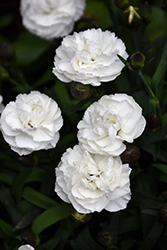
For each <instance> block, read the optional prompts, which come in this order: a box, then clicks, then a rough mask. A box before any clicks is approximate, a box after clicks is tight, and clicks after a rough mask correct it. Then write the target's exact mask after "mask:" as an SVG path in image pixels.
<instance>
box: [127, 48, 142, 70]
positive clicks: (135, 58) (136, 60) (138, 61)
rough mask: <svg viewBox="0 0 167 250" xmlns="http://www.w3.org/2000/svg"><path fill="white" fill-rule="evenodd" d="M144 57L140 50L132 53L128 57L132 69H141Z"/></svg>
mask: <svg viewBox="0 0 167 250" xmlns="http://www.w3.org/2000/svg"><path fill="white" fill-rule="evenodd" d="M145 59H146V58H145V56H144V55H143V54H142V53H141V52H140V51H137V52H135V53H134V54H132V55H131V56H130V58H129V63H130V67H131V69H132V70H134V71H139V70H140V69H142V68H143V67H144V64H145Z"/></svg>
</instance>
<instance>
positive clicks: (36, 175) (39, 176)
mask: <svg viewBox="0 0 167 250" xmlns="http://www.w3.org/2000/svg"><path fill="white" fill-rule="evenodd" d="M45 174H46V171H45V170H43V169H41V168H37V167H35V168H32V171H31V173H30V174H29V176H28V178H27V180H26V183H29V182H33V181H40V182H41V181H42V180H43V177H44V176H45Z"/></svg>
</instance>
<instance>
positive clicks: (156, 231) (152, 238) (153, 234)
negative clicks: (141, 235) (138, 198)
mask: <svg viewBox="0 0 167 250" xmlns="http://www.w3.org/2000/svg"><path fill="white" fill-rule="evenodd" d="M163 227H164V226H163V224H162V223H160V222H159V221H155V224H154V226H153V228H152V230H151V231H150V233H149V234H148V236H147V237H146V239H145V240H144V242H143V243H142V245H141V246H140V248H139V250H148V249H149V250H151V249H153V247H154V245H155V244H156V242H157V241H158V239H159V237H160V235H161V233H162V230H163Z"/></svg>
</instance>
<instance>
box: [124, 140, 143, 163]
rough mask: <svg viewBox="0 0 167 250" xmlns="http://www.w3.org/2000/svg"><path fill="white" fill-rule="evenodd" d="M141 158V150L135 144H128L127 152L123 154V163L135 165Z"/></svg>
mask: <svg viewBox="0 0 167 250" xmlns="http://www.w3.org/2000/svg"><path fill="white" fill-rule="evenodd" d="M139 158H140V150H139V148H138V147H137V146H135V145H134V144H127V145H126V150H125V151H124V152H123V153H122V154H121V160H122V162H123V163H129V164H133V163H135V162H136V161H138V160H139Z"/></svg>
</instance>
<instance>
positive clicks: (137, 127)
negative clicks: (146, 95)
mask: <svg viewBox="0 0 167 250" xmlns="http://www.w3.org/2000/svg"><path fill="white" fill-rule="evenodd" d="M145 124H146V122H145V119H144V117H143V116H142V109H141V108H140V106H139V105H138V104H137V103H136V102H135V100H134V99H133V98H132V97H131V96H128V95H126V94H115V95H109V96H103V97H102V98H101V99H100V100H99V101H98V102H95V103H93V104H92V105H91V106H90V107H88V108H87V110H86V111H85V114H84V116H83V119H82V120H81V121H80V122H79V124H78V129H79V131H78V140H79V145H76V146H75V147H74V148H73V149H71V148H70V149H67V151H66V152H65V153H64V154H63V156H62V158H61V162H60V163H59V166H58V167H57V168H56V176H57V180H56V185H55V191H56V192H57V194H58V195H59V196H60V197H61V199H63V200H64V201H65V202H68V203H72V205H73V206H74V208H75V209H76V210H77V211H78V212H79V213H84V214H86V213H92V212H95V211H97V212H100V211H101V210H102V209H105V210H107V211H112V212H114V211H119V210H121V209H124V208H126V206H127V203H128V201H129V200H130V197H131V191H130V180H129V175H130V172H131V169H130V168H129V165H128V164H122V162H121V158H120V154H121V153H122V152H123V151H124V150H125V145H124V143H123V142H124V141H126V142H133V140H134V139H135V138H137V137H138V136H140V135H141V134H142V132H143V130H144V128H145Z"/></svg>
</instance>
